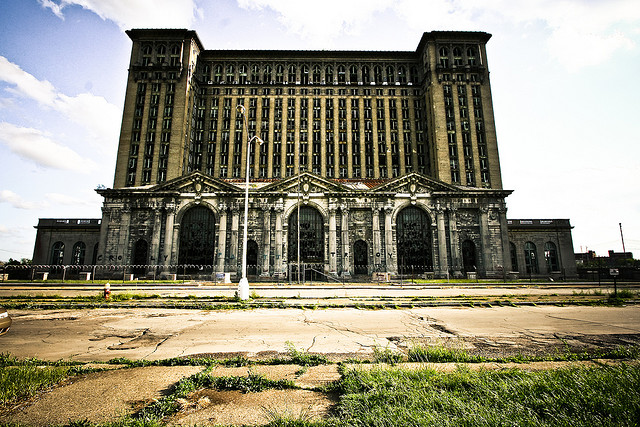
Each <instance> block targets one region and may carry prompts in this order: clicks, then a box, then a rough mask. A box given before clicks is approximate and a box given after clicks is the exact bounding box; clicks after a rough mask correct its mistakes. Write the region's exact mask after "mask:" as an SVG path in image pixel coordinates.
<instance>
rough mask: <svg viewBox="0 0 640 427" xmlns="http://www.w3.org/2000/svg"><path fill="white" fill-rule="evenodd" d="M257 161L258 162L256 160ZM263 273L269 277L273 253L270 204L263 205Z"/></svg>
mask: <svg viewBox="0 0 640 427" xmlns="http://www.w3.org/2000/svg"><path fill="white" fill-rule="evenodd" d="M256 163H257V162H256ZM262 209H263V210H262V274H261V276H264V277H269V275H270V274H269V254H270V253H271V211H270V210H269V205H268V204H265V205H263V207H262Z"/></svg>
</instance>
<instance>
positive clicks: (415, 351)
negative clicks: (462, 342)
mask: <svg viewBox="0 0 640 427" xmlns="http://www.w3.org/2000/svg"><path fill="white" fill-rule="evenodd" d="M407 358H408V360H409V362H423V363H447V362H458V363H477V362H485V361H486V359H485V358H484V357H482V356H474V355H470V354H469V353H467V352H466V351H465V350H462V349H458V348H448V347H443V346H432V347H422V346H413V347H411V348H410V349H409V352H408V354H407Z"/></svg>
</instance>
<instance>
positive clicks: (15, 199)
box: [0, 190, 46, 210]
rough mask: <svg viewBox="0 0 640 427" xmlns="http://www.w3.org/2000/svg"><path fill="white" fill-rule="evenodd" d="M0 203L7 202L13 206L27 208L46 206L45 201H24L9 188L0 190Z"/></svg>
mask: <svg viewBox="0 0 640 427" xmlns="http://www.w3.org/2000/svg"><path fill="white" fill-rule="evenodd" d="M0 203H9V204H10V205H11V206H13V207H14V208H17V209H27V210H32V209H40V208H42V207H44V206H46V204H45V203H34V202H29V201H26V200H24V199H22V197H20V195H18V194H16V193H14V192H13V191H11V190H0Z"/></svg>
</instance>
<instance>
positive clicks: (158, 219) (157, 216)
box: [149, 207, 162, 265]
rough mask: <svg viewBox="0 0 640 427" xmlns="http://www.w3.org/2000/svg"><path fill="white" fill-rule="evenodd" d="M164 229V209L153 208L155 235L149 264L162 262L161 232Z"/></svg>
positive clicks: (152, 238)
mask: <svg viewBox="0 0 640 427" xmlns="http://www.w3.org/2000/svg"><path fill="white" fill-rule="evenodd" d="M161 231H162V210H160V208H159V207H155V208H153V235H152V237H151V251H150V257H149V264H153V265H158V264H160V258H161V255H160V232H161Z"/></svg>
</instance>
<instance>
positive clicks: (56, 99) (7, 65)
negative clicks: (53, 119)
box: [0, 56, 121, 152]
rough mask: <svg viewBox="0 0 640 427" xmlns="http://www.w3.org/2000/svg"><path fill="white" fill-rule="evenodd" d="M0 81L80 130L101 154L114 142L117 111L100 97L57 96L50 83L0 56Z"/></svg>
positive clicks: (118, 116)
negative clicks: (63, 117) (87, 135)
mask: <svg viewBox="0 0 640 427" xmlns="http://www.w3.org/2000/svg"><path fill="white" fill-rule="evenodd" d="M0 81H4V82H6V83H9V84H11V85H14V86H15V87H11V88H7V89H6V90H7V91H9V92H11V93H13V94H15V95H18V96H22V97H27V98H31V99H33V100H35V101H36V102H38V104H40V105H41V106H43V107H45V108H50V109H52V110H54V111H57V112H59V113H60V114H62V115H63V116H65V117H66V118H68V119H69V120H71V121H72V122H74V123H77V124H79V125H81V126H83V127H84V128H85V129H86V130H87V131H88V132H89V141H91V142H93V143H94V145H95V146H96V147H97V148H98V149H100V150H102V151H103V152H104V150H106V149H107V148H110V147H112V146H113V145H114V144H115V143H116V142H117V141H118V130H119V128H120V117H121V110H120V109H119V108H118V107H116V106H115V105H112V104H109V103H108V102H107V100H106V99H104V98H103V97H101V96H95V95H92V94H90V93H81V94H79V95H77V96H68V95H65V94H63V93H60V92H58V91H57V90H56V88H55V87H54V86H53V85H52V84H51V83H50V82H48V81H46V80H44V81H43V80H38V79H37V78H36V77H34V76H33V75H31V74H29V73H27V72H26V71H24V70H22V69H21V68H20V67H19V66H18V65H16V64H14V63H12V62H10V61H9V60H8V59H7V58H5V57H3V56H0ZM3 103H6V102H4V101H3Z"/></svg>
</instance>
